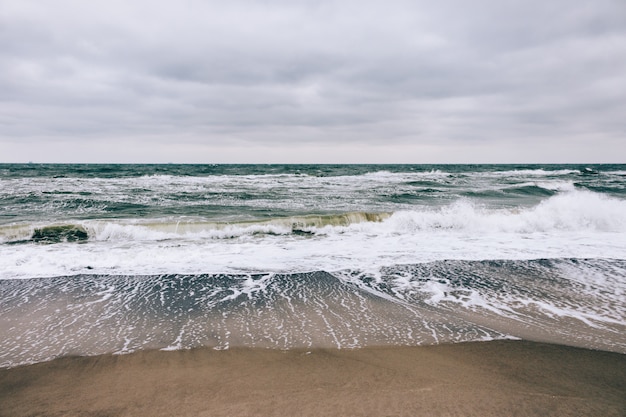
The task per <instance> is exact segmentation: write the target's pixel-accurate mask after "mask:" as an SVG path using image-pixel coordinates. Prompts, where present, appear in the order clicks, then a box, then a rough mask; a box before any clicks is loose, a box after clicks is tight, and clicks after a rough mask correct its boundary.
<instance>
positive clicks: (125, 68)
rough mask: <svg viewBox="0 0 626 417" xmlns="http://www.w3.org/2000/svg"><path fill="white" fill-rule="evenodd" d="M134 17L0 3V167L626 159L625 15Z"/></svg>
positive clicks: (193, 13) (616, 11) (413, 6)
mask: <svg viewBox="0 0 626 417" xmlns="http://www.w3.org/2000/svg"><path fill="white" fill-rule="evenodd" d="M128 3H130V2H123V1H107V2H79V1H69V0H58V1H55V2H46V1H29V0H19V1H18V0H7V1H5V2H3V8H2V9H1V10H0V152H1V154H0V159H1V160H5V161H11V160H23V159H25V158H26V159H27V156H26V154H27V153H29V152H30V151H29V149H31V148H32V146H33V144H39V145H41V147H42V149H50V150H51V152H52V153H49V154H48V158H52V159H55V158H56V159H59V160H60V159H63V158H70V159H72V160H80V158H81V157H82V156H81V155H80V154H73V153H72V152H73V151H72V149H74V148H76V149H78V148H79V147H78V146H77V144H80V145H81V146H80V148H81V149H82V148H84V147H85V146H87V145H93V146H97V147H99V148H102V149H104V150H105V151H103V152H104V153H103V154H102V158H105V159H108V160H111V159H116V154H115V151H114V150H112V151H109V152H108V153H106V148H107V147H106V144H107V143H117V142H126V143H129V144H132V146H135V147H137V153H136V154H137V155H139V154H141V155H144V156H143V157H145V158H146V160H155V161H164V160H169V159H168V158H169V156H170V155H162V154H160V153H159V152H163V149H170V148H171V147H172V146H176V147H177V152H176V155H177V158H179V159H180V160H181V161H187V160H188V161H197V160H199V158H200V156H199V155H202V152H209V151H210V152H211V153H210V155H203V156H202V158H205V159H207V158H208V159H209V160H207V162H212V161H213V160H216V161H218V162H223V161H225V160H226V159H228V158H231V156H228V155H233V154H236V152H235V150H236V149H238V148H241V150H242V152H243V153H245V152H246V149H247V148H248V147H249V148H250V149H254V152H256V154H250V155H247V156H245V158H243V159H246V161H252V160H253V159H254V157H255V156H256V157H257V158H261V159H263V160H259V161H260V162H266V160H268V158H269V159H271V152H272V150H276V149H277V147H280V154H281V155H283V156H282V157H283V158H288V154H289V153H288V150H289V149H292V150H293V153H294V158H296V159H297V158H300V160H304V159H306V158H304V157H303V154H302V152H301V151H302V149H305V148H306V149H307V150H308V151H310V152H311V155H318V154H317V153H316V152H317V151H315V150H314V148H315V146H319V147H320V148H319V149H320V151H319V155H323V154H324V153H323V151H322V149H326V147H328V146H331V147H332V146H336V147H338V148H342V149H343V148H344V147H345V149H353V152H352V153H351V155H350V158H347V159H346V161H348V162H357V161H358V160H359V152H361V154H362V156H363V158H362V159H363V160H364V161H368V162H369V161H373V160H375V159H376V158H377V155H381V154H380V153H377V152H379V151H380V149H381V147H385V148H386V151H385V152H386V153H385V158H386V159H385V161H383V162H393V161H394V160H396V159H397V160H398V161H402V162H406V161H407V158H409V159H410V157H411V155H412V156H413V158H414V160H415V162H429V161H428V160H424V158H428V157H432V158H440V159H441V158H442V155H444V156H445V155H463V156H464V157H465V158H466V159H467V160H466V162H475V161H485V160H490V161H493V162H497V161H499V160H502V161H505V162H506V161H509V160H510V159H511V157H510V154H511V153H512V152H513V153H514V152H516V151H517V150H520V149H526V148H528V147H530V146H533V145H536V146H539V147H542V148H545V149H546V152H552V154H548V155H543V156H542V157H541V158H540V159H538V160H537V161H538V162H539V161H544V160H545V158H546V157H551V158H552V160H554V161H562V160H568V159H569V160H572V161H575V160H580V159H581V158H585V157H590V155H592V156H593V157H594V158H600V159H602V158H604V159H605V160H607V161H608V160H615V158H616V153H617V154H618V153H619V151H624V152H622V154H626V145H624V137H625V134H626V132H625V130H626V129H625V127H624V126H625V125H624V123H623V120H622V119H623V115H624V114H626V54H624V51H625V50H626V6H625V5H624V3H623V2H620V1H619V0H615V1H611V0H597V1H591V0H584V1H579V2H575V3H572V2H570V1H565V0H556V1H551V2H544V1H538V0H531V1H514V0H510V1H496V0H480V1H476V2H471V4H470V3H467V2H462V1H442V2H437V3H436V4H432V2H425V1H424V2H420V1H395V2H378V1H365V2H363V1H362V2H356V1H354V2H353V1H343V2H331V1H315V2H313V1H289V2H287V1H265V2H259V1H231V2H217V1H215V2H212V1H209V2H206V1H188V2H176V3H174V2H164V1H156V2H155V1H152V2H148V1H135V2H132V4H128ZM157 145H158V146H157ZM129 146H130V145H129ZM470 146H471V147H472V148H473V149H474V150H475V153H472V152H470V153H468V152H467V150H468V149H472V148H468V147H470ZM616 146H617V147H620V148H621V149H614V148H615V147H616ZM29 147H30V148H29ZM139 148H143V149H144V151H142V152H145V153H141V152H140V151H139ZM602 148H604V149H605V150H604V153H602V152H600V151H598V149H602ZM54 149H57V150H58V152H59V154H58V155H57V154H54V152H55V151H54ZM262 149H266V150H267V152H268V153H267V154H263V156H259V154H258V151H259V150H262ZM588 149H591V150H593V152H592V153H590V152H589V151H588ZM186 150H187V151H186ZM220 150H221V151H223V155H224V156H223V157H222V156H220V154H219V152H220ZM251 152H252V151H251ZM411 152H413V153H411ZM481 152H488V154H481ZM243 153H241V154H239V155H243ZM267 155H270V156H267ZM394 155H396V156H397V158H395V157H394ZM518 155H520V157H524V158H529V157H532V154H531V153H529V154H528V155H526V154H524V153H523V152H522V153H518ZM211 158H213V159H212V160H211ZM303 158H304V159H303ZM394 158H395V159H394ZM420 158H421V159H420ZM455 158H456V157H455ZM444 159H445V157H444ZM120 160H121V159H120ZM233 162H236V161H233ZM294 162H296V160H294ZM320 162H324V161H320ZM328 162H336V161H334V160H333V161H328ZM433 162H457V160H456V159H454V160H452V159H450V160H436V161H433ZM530 162H532V161H530Z"/></svg>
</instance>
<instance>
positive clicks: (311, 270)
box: [0, 164, 626, 367]
mask: <svg viewBox="0 0 626 417" xmlns="http://www.w3.org/2000/svg"><path fill="white" fill-rule="evenodd" d="M625 335H626V165H594V166H585V165H582V166H578V165H523V166H522V165H520V166H516V165H441V166H425V165H174V164H170V165H55V164H44V165H40V164H0V366H2V367H7V366H15V365H19V364H24V363H32V362H38V361H45V360H49V359H52V358H55V357H59V356H63V355H70V354H71V355H76V354H78V355H93V354H100V353H110V352H115V353H125V352H132V351H135V350H138V349H148V348H157V349H185V348H192V347H198V346H212V347H214V348H216V349H225V348H228V347H231V346H255V347H267V348H278V349H289V348H307V347H337V348H355V347H361V346H372V345H390V344H391V345H421V344H436V343H453V342H463V341H476V340H492V339H500V338H524V339H530V340H539V341H548V342H555V343H561V344H568V345H574V346H583V347H588V348H594V349H604V350H610V351H616V352H621V353H626V336H625Z"/></svg>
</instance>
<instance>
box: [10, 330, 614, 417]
mask: <svg viewBox="0 0 626 417" xmlns="http://www.w3.org/2000/svg"><path fill="white" fill-rule="evenodd" d="M625 392H626V355H625V354H620V353H614V352H607V351H599V350H588V349H583V348H576V347H570V346H564V345H554V344H547V343H538V342H530V341H523V340H498V341H488V342H466V343H458V344H442V345H434V346H412V347H410V346H381V347H364V348H359V349H353V350H348V349H341V350H337V349H322V348H316V349H293V350H273V349H259V348H241V347H236V348H231V349H228V350H222V351H217V350H214V349H211V348H197V349H191V350H175V351H160V350H146V351H137V352H134V353H130V354H125V355H112V354H107V355H100V356H91V357H63V358H58V359H55V360H52V361H49V362H43V363H37V364H33V365H22V366H18V367H14V368H4V369H0V403H1V404H2V407H0V416H2V417H4V416H30V415H47V416H79V415H81V416H83V415H94V416H95V415H98V416H144V415H145V416H171V415H178V416H192V415H193V416H205V415H206V416H209V415H210V416H248V415H264V416H273V415H276V416H278V415H300V416H308V415H311V416H313V415H316V416H319V415H362V416H370V415H371V416H380V415H390V416H391V415H393V416H405V415H406V416H414V415H441V416H446V415H463V416H479V415H480V416H491V415H493V416H500V415H530V416H532V415H552V416H574V415H604V416H621V415H624V414H626V399H625V398H624V393H625Z"/></svg>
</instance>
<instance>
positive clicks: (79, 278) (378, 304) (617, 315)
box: [0, 259, 626, 367]
mask: <svg viewBox="0 0 626 417" xmlns="http://www.w3.org/2000/svg"><path fill="white" fill-rule="evenodd" d="M624 273H626V261H624V260H602V259H553V260H546V259H535V260H528V261H515V260H489V261H473V262H470V261H438V262H431V263H425V264H413V265H394V266H389V267H386V268H382V269H381V270H380V271H379V272H378V274H371V273H368V272H364V271H362V270H342V271H338V272H325V271H322V270H320V271H314V272H307V273H292V274H275V273H261V274H191V275H189V274H167V275H140V276H137V275H94V274H80V275H74V276H59V277H52V278H42V279H30V280H5V281H4V282H3V285H2V286H0V315H1V316H2V317H3V318H5V319H6V320H10V322H11V326H10V328H9V327H7V328H5V329H3V330H2V332H3V333H2V336H3V337H1V338H0V367H2V366H15V365H17V364H20V363H29V362H36V361H42V360H46V359H50V358H53V357H56V356H60V355H67V354H81V355H91V354H100V353H111V352H117V353H126V352H131V351H134V350H139V349H148V348H152V349H154V348H161V349H184V348H192V347H196V346H213V347H215V348H219V349H223V348H228V347H231V346H251V347H265V348H279V349H289V348H296V347H335V348H354V347H361V346H367V345H370V346H371V345H419V344H437V343H450V342H464V341H475V340H492V339H501V338H525V339H529V340H538V341H550V342H555V343H562V344H569V345H577V346H584V347H588V348H598V349H606V350H613V351H617V352H622V353H624V352H626V344H625V343H624V339H623V334H624V331H625V330H626V329H625V326H624V320H625V319H626V310H625V309H624V305H623V299H622V298H621V297H622V294H623V293H624V291H626V288H625V285H626V283H624V280H623V276H624ZM41 294H45V295H46V296H45V297H42V296H41ZM5 327H6V326H5Z"/></svg>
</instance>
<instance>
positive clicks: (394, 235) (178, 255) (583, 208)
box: [0, 191, 626, 278]
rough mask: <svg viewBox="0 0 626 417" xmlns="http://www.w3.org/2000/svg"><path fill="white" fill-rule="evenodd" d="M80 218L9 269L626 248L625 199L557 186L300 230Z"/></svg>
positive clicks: (209, 268) (33, 273)
mask: <svg viewBox="0 0 626 417" xmlns="http://www.w3.org/2000/svg"><path fill="white" fill-rule="evenodd" d="M78 223H80V222H78ZM80 224H82V225H83V226H84V227H85V228H86V229H88V230H89V232H90V234H92V236H93V237H92V238H91V239H90V241H89V242H87V243H81V244H78V243H59V244H52V245H42V244H21V245H3V246H2V247H0V271H2V274H1V278H27V277H40V276H55V275H71V274H77V273H103V274H111V273H113V274H159V273H222V272H226V273H228V272H242V271H243V272H260V273H265V272H303V271H315V270H326V271H337V270H343V269H355V270H367V271H375V270H378V269H379V268H380V267H381V266H385V265H395V264H408V263H416V262H427V261H433V260H441V259H467V260H471V259H532V258H546V257H583V258H584V257H599V258H611V257H612V258H620V259H621V258H623V256H624V253H626V202H625V201H622V200H617V199H612V198H608V197H603V196H601V195H598V194H594V193H591V192H585V191H573V192H570V193H565V194H559V195H556V196H553V197H551V198H549V199H547V200H545V201H544V202H542V203H541V204H539V205H537V206H535V207H532V208H528V209H515V210H514V209H489V208H485V207H481V206H477V205H475V204H473V203H471V202H470V201H468V200H466V201H458V202H456V203H453V204H451V205H449V206H445V207H442V208H432V209H417V210H413V211H401V212H397V213H394V214H393V215H391V217H389V218H387V219H386V220H383V221H380V222H368V221H360V222H354V223H348V224H347V225H343V226H333V225H326V226H319V227H318V226H306V227H303V229H304V230H305V231H308V232H311V233H312V234H310V235H306V234H305V235H295V234H293V233H292V225H291V221H290V220H289V219H287V220H286V221H284V222H282V223H281V222H280V221H278V222H277V223H265V224H234V225H223V224H222V225H216V224H215V223H210V222H205V223H199V224H196V223H193V222H191V223H189V224H187V225H186V226H185V227H182V226H181V225H178V226H177V225H176V223H175V222H171V221H170V220H168V222H167V223H164V224H159V223H158V222H156V223H155V222H153V223H150V224H141V223H137V224H121V223H115V222H106V221H99V222H82V223H80ZM161 226H162V227H161Z"/></svg>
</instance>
